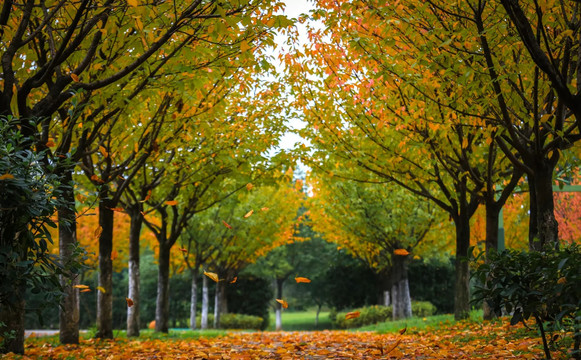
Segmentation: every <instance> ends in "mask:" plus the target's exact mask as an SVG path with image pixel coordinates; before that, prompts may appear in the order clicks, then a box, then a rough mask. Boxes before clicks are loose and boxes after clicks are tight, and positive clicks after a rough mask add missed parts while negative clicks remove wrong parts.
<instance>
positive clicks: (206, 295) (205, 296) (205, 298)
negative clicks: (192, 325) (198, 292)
mask: <svg viewBox="0 0 581 360" xmlns="http://www.w3.org/2000/svg"><path fill="white" fill-rule="evenodd" d="M209 308H210V292H209V291H208V277H207V276H202V318H201V319H200V328H201V329H202V330H204V329H207V328H208V309H209Z"/></svg>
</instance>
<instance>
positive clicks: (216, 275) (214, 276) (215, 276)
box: [204, 271, 220, 282]
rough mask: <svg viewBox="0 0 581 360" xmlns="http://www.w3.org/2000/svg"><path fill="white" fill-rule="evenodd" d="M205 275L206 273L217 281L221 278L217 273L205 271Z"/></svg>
mask: <svg viewBox="0 0 581 360" xmlns="http://www.w3.org/2000/svg"><path fill="white" fill-rule="evenodd" d="M204 275H206V276H207V277H209V278H210V279H212V280H214V281H215V282H218V281H220V279H219V278H218V274H216V273H213V272H209V271H204Z"/></svg>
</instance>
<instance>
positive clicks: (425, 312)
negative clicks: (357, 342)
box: [329, 301, 436, 329]
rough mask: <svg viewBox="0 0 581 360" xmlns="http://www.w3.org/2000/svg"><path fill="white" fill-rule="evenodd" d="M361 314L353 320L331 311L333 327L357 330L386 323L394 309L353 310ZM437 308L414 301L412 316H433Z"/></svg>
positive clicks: (379, 306) (344, 313)
mask: <svg viewBox="0 0 581 360" xmlns="http://www.w3.org/2000/svg"><path fill="white" fill-rule="evenodd" d="M352 311H353V312H355V311H358V312H359V313H360V314H359V316H358V317H356V318H353V319H345V316H346V315H347V312H337V311H335V310H331V312H330V313H329V318H330V319H331V323H332V324H333V327H335V328H339V329H347V328H357V327H361V326H365V325H371V324H377V323H380V322H384V321H391V319H392V313H393V308H392V307H391V306H381V305H373V306H366V307H362V308H358V309H354V310H352ZM435 312H436V307H435V306H434V305H432V304H431V303H430V302H428V301H417V302H416V301H413V302H412V314H413V315H414V316H416V317H425V316H430V315H433V314H434V313H435Z"/></svg>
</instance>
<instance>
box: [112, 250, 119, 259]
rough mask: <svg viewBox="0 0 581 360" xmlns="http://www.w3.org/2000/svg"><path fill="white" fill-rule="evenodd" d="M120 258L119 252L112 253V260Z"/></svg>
mask: <svg viewBox="0 0 581 360" xmlns="http://www.w3.org/2000/svg"><path fill="white" fill-rule="evenodd" d="M118 257H119V253H118V252H117V250H113V251H111V260H115V259H117V258H118Z"/></svg>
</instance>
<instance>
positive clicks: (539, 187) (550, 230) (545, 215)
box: [531, 164, 559, 251]
mask: <svg viewBox="0 0 581 360" xmlns="http://www.w3.org/2000/svg"><path fill="white" fill-rule="evenodd" d="M533 186H534V192H535V204H536V211H537V226H538V230H537V234H536V235H533V242H532V244H531V245H532V246H531V250H533V251H540V250H542V249H544V248H546V247H549V248H551V249H558V248H559V224H558V223H557V220H556V219H555V204H554V201H553V168H552V167H551V166H550V165H548V164H541V165H539V166H538V167H537V169H536V171H535V177H534V181H533Z"/></svg>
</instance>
